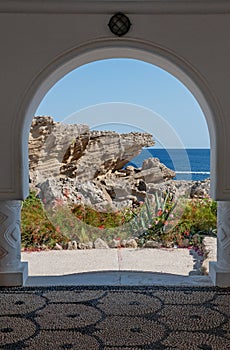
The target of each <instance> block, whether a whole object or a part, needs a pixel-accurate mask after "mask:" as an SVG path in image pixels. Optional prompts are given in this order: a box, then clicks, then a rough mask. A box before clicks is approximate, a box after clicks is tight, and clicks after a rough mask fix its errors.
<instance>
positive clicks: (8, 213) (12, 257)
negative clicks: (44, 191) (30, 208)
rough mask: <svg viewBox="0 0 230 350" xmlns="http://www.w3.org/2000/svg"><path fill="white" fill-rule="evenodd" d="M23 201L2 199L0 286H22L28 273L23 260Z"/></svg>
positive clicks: (0, 206)
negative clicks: (21, 222) (21, 221)
mask: <svg viewBox="0 0 230 350" xmlns="http://www.w3.org/2000/svg"><path fill="white" fill-rule="evenodd" d="M20 218H21V201H18V200H5V201H4V200H0V286H9V287H12V286H22V285H23V284H24V282H25V280H26V278H27V275H28V266H27V263H22V262H21V231H20Z"/></svg>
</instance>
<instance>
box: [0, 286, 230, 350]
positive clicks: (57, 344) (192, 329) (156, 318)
mask: <svg viewBox="0 0 230 350" xmlns="http://www.w3.org/2000/svg"><path fill="white" fill-rule="evenodd" d="M229 297H230V289H218V288H212V287H210V288H203V287H200V288H197V287H193V288H188V287H184V288H182V287H169V288H166V287H56V288H55V287H53V288H52V287H44V288H42V287H41V288H13V289H4V288H3V289H0V349H17V350H20V349H36V350H37V349H38V350H42V349H55V350H59V349H76V350H91V349H92V350H119V349H122V350H136V349H154V350H158V349H167V350H172V349H178V350H193V349H194V350H195V349H203V350H222V349H223V350H225V349H230V302H229V301H230V299H229Z"/></svg>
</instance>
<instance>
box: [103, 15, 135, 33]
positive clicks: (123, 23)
mask: <svg viewBox="0 0 230 350" xmlns="http://www.w3.org/2000/svg"><path fill="white" fill-rule="evenodd" d="M108 26H109V29H110V30H111V32H112V33H113V34H115V35H117V36H122V35H125V34H127V33H128V31H129V29H130V27H131V22H130V20H129V18H128V17H127V16H126V15H125V14H124V13H122V12H118V13H115V15H113V16H112V17H111V18H110V21H109V24H108Z"/></svg>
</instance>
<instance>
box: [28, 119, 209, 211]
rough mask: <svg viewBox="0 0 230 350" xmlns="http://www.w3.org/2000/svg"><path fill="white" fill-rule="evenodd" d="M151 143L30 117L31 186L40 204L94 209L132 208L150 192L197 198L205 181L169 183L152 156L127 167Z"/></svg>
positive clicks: (140, 136)
mask: <svg viewBox="0 0 230 350" xmlns="http://www.w3.org/2000/svg"><path fill="white" fill-rule="evenodd" d="M152 145H154V141H153V139H152V135H151V134H148V133H140V132H131V133H128V134H118V133H117V132H114V131H90V130H89V127H88V126H87V125H81V124H75V125H68V124H62V123H56V122H54V121H53V119H52V118H51V117H35V118H34V120H33V122H32V125H31V130H30V137H29V169H30V181H31V187H32V188H36V189H37V190H38V189H39V190H38V191H39V195H40V197H41V199H42V200H43V202H44V203H46V204H47V205H53V204H54V203H55V201H61V202H65V203H68V204H77V203H83V204H84V205H89V206H94V207H95V208H96V209H98V210H104V209H105V208H107V209H108V207H109V208H110V209H111V210H116V209H118V208H124V207H127V206H132V205H134V204H135V203H137V202H140V201H144V200H145V198H146V193H148V196H149V197H150V198H151V196H152V198H153V197H154V193H155V192H156V191H159V192H166V191H168V192H170V194H171V195H172V196H174V197H175V198H177V197H178V196H180V195H186V196H190V197H193V196H200V195H204V194H206V193H207V192H208V190H209V183H207V182H205V183H202V182H199V183H198V182H193V181H190V182H188V181H174V180H172V179H173V178H174V177H175V172H174V171H172V170H170V169H168V168H167V167H166V166H165V165H164V164H162V163H160V161H159V159H157V158H153V157H152V158H149V159H146V160H144V162H143V164H142V168H138V169H136V168H134V167H133V166H130V165H128V166H127V167H126V168H124V167H125V165H127V164H128V163H129V161H131V160H132V159H133V158H134V157H136V156H137V155H138V154H140V152H141V151H142V148H143V147H149V146H152Z"/></svg>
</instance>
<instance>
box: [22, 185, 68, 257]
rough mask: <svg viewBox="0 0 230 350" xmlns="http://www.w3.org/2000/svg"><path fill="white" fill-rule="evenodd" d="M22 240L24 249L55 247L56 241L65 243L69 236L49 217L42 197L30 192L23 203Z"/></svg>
mask: <svg viewBox="0 0 230 350" xmlns="http://www.w3.org/2000/svg"><path fill="white" fill-rule="evenodd" d="M21 242H22V247H23V248H24V249H33V250H38V249H41V248H42V246H43V245H45V246H47V247H48V248H53V247H54V246H55V244H56V243H60V244H65V243H66V242H67V238H66V237H65V236H64V235H63V234H62V233H61V232H60V230H59V229H58V227H54V225H53V224H52V223H51V222H50V220H49V219H48V217H47V215H46V213H45V211H44V209H43V205H42V203H41V201H40V199H39V198H38V197H37V196H36V194H35V192H33V191H32V192H30V194H29V196H28V198H27V199H26V200H25V201H24V202H23V204H22V211H21Z"/></svg>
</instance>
